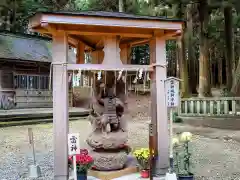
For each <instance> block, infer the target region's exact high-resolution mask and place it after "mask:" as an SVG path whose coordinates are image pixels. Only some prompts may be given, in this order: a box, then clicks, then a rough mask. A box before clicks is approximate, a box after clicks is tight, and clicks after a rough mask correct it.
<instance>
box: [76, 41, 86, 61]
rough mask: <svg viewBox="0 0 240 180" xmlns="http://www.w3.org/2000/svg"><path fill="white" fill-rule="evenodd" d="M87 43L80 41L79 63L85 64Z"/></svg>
mask: <svg viewBox="0 0 240 180" xmlns="http://www.w3.org/2000/svg"><path fill="white" fill-rule="evenodd" d="M84 51H85V45H84V44H83V43H82V42H79V43H78V47H77V64H85V54H84Z"/></svg>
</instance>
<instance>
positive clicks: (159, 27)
mask: <svg viewBox="0 0 240 180" xmlns="http://www.w3.org/2000/svg"><path fill="white" fill-rule="evenodd" d="M182 25H183V22H182V21H180V20H174V19H166V18H160V17H148V16H137V15H131V14H125V13H113V12H94V11H87V12H39V13H36V14H35V15H34V16H33V17H32V18H30V20H29V28H30V30H32V31H36V32H39V33H42V34H45V35H48V36H51V37H52V40H53V53H52V54H53V62H52V65H53V74H52V75H53V122H54V179H55V180H67V178H68V166H67V164H68V162H67V159H68V158H67V157H68V147H67V140H68V139H67V135H68V130H69V127H68V71H69V70H79V69H82V70H88V71H100V70H101V71H115V72H116V71H120V70H122V69H124V70H125V71H128V70H129V71H138V70H139V69H143V70H144V71H150V72H151V83H152V84H151V87H152V89H151V96H152V118H151V121H152V124H153V125H154V128H155V129H154V131H155V132H156V136H155V137H156V139H157V140H156V141H155V146H156V149H157V154H158V158H157V163H156V169H157V171H158V172H159V173H160V174H161V173H163V174H164V173H165V171H166V169H167V168H168V164H169V163H168V157H169V155H168V154H169V150H168V149H169V148H168V146H169V133H168V118H167V107H166V103H165V96H164V81H165V80H166V66H167V62H166V50H165V46H166V40H168V39H173V38H176V37H177V36H179V34H181V30H182ZM146 43H149V46H150V65H131V64H130V57H129V54H130V53H129V52H130V48H131V47H132V46H136V45H141V44H146ZM69 45H71V46H73V47H75V48H77V64H68V58H67V57H68V56H67V52H68V51H67V50H68V47H69ZM85 50H91V52H92V53H91V54H92V64H84V51H85ZM80 133H81V132H80Z"/></svg>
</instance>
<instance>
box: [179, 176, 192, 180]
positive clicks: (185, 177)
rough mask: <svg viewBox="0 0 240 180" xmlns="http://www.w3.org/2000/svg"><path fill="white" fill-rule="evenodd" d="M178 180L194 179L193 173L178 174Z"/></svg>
mask: <svg viewBox="0 0 240 180" xmlns="http://www.w3.org/2000/svg"><path fill="white" fill-rule="evenodd" d="M178 179H179V180H194V176H193V175H178Z"/></svg>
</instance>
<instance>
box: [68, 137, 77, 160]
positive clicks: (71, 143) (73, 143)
mask: <svg viewBox="0 0 240 180" xmlns="http://www.w3.org/2000/svg"><path fill="white" fill-rule="evenodd" d="M68 154H69V155H71V156H72V155H76V154H80V145H79V134H78V133H74V134H68Z"/></svg>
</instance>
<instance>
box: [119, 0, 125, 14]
mask: <svg viewBox="0 0 240 180" xmlns="http://www.w3.org/2000/svg"><path fill="white" fill-rule="evenodd" d="M118 5H119V12H124V3H123V0H118Z"/></svg>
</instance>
